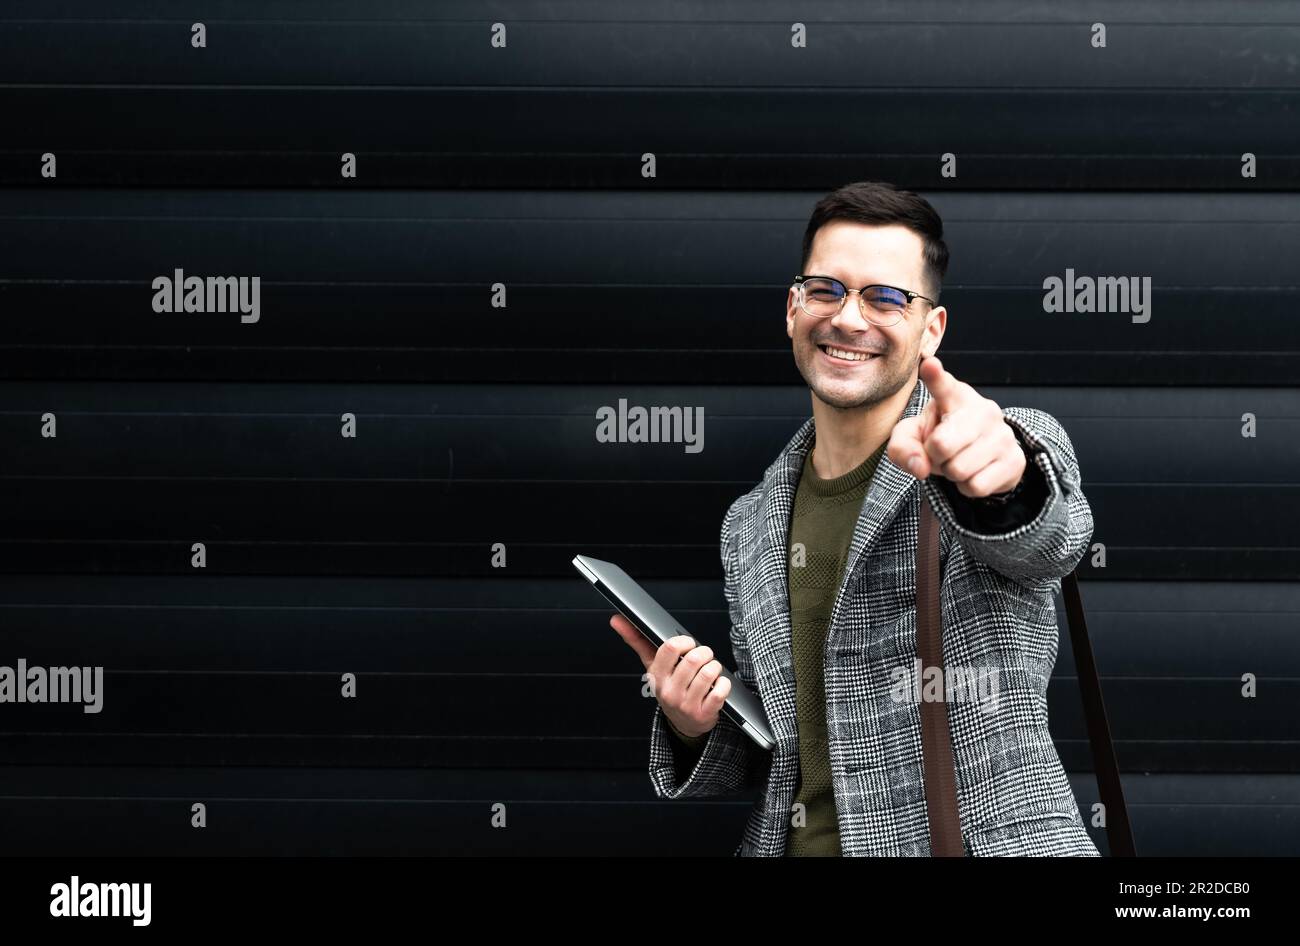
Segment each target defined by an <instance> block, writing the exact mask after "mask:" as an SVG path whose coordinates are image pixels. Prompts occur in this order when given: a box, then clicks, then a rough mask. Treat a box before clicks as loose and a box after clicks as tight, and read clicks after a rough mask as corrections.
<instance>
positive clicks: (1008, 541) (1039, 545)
mask: <svg viewBox="0 0 1300 946" xmlns="http://www.w3.org/2000/svg"><path fill="white" fill-rule="evenodd" d="M1002 415H1003V419H1004V420H1006V422H1007V423H1008V424H1010V425H1011V427H1012V428H1013V429H1014V430H1015V432H1016V438H1017V439H1018V440H1019V441H1020V443H1021V445H1022V446H1023V447H1024V448H1025V450H1026V452H1027V453H1028V455H1029V463H1031V464H1033V465H1034V466H1035V467H1036V468H1037V472H1034V473H1033V474H1032V479H1033V481H1034V482H1035V484H1037V488H1036V489H1035V490H1032V491H1031V492H1032V495H1035V496H1036V497H1041V502H1040V503H1039V505H1038V508H1037V509H1036V511H1035V512H1034V513H1033V515H1032V518H1029V521H1027V522H1023V523H1021V524H1019V525H1016V526H1015V527H1014V528H1011V529H1009V530H1007V531H1004V532H992V533H990V532H983V531H978V530H977V529H975V528H972V527H971V519H970V516H969V515H966V514H964V513H963V512H962V511H961V510H960V509H959V508H958V506H957V505H955V504H954V501H953V499H952V497H951V495H950V494H951V489H946V488H945V486H948V485H949V484H946V483H945V484H940V483H939V482H938V480H939V479H941V477H937V476H929V477H927V478H926V479H925V481H924V483H923V484H922V485H923V489H924V491H925V495H926V497H927V498H928V499H929V501H930V505H931V506H932V507H933V508H934V511H935V515H937V516H938V517H939V519H940V521H941V522H942V523H943V524H944V526H945V528H948V529H951V530H952V531H953V532H954V533H955V534H956V536H957V539H958V541H959V542H960V543H961V544H962V547H963V548H964V549H965V550H966V552H967V553H968V554H969V555H970V556H971V557H972V558H974V559H975V560H976V561H979V562H981V563H983V564H985V565H987V566H988V567H989V568H992V569H994V570H995V571H997V572H1000V573H1001V574H1003V575H1006V576H1007V577H1008V578H1012V579H1014V580H1016V581H1018V582H1021V583H1022V584H1026V585H1030V586H1036V585H1041V584H1043V583H1050V582H1053V581H1055V580H1057V579H1060V578H1061V577H1063V576H1065V575H1068V574H1069V573H1070V572H1071V571H1073V570H1074V567H1075V566H1076V565H1077V564H1078V563H1079V560H1080V559H1082V558H1083V556H1084V553H1085V552H1087V550H1088V542H1089V540H1090V539H1091V538H1092V530H1093V520H1092V509H1091V507H1090V506H1089V505H1088V500H1087V499H1086V498H1085V497H1084V495H1083V488H1082V482H1081V477H1080V473H1079V463H1078V460H1077V459H1076V457H1075V454H1074V446H1073V445H1072V444H1071V443H1070V437H1069V435H1068V434H1067V433H1066V432H1065V428H1064V427H1062V426H1061V424H1060V422H1059V421H1057V420H1056V418H1055V417H1053V416H1052V415H1051V414H1048V413H1046V412H1044V411H1039V410H1034V409H1032V408H1025V407H1007V408H1003V411H1002ZM1025 473H1026V476H1031V471H1030V470H1029V469H1028V468H1026V471H1025ZM1044 483H1045V489H1043V484H1044ZM963 498H965V497H963ZM1022 518H1023V517H1022Z"/></svg>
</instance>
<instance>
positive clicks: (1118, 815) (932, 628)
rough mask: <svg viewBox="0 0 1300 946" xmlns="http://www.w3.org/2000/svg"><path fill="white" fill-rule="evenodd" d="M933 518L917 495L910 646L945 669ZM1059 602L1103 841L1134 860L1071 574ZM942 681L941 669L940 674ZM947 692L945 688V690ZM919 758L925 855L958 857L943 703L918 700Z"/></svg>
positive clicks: (953, 774)
mask: <svg viewBox="0 0 1300 946" xmlns="http://www.w3.org/2000/svg"><path fill="white" fill-rule="evenodd" d="M941 580H942V579H941V577H940V575H939V520H938V519H937V518H936V517H935V515H934V510H933V509H931V508H930V503H929V502H928V501H927V500H925V499H924V498H922V500H921V518H920V536H919V539H918V541H917V545H916V649H917V655H918V656H919V657H920V658H921V667H922V669H923V670H924V669H925V668H928V667H943V623H942V614H941V610H940V609H941V605H940V601H939V586H940V581H941ZM1061 594H1062V597H1063V598H1064V599H1065V617H1066V623H1067V625H1068V626H1069V629H1070V643H1071V646H1072V647H1073V648H1074V664H1075V667H1076V671H1077V673H1078V677H1079V693H1080V695H1081V697H1082V698H1083V712H1084V717H1085V719H1086V721H1087V725H1088V743H1089V745H1091V747H1092V762H1093V771H1094V772H1095V773H1096V776H1097V789H1098V792H1099V793H1100V795H1101V801H1102V804H1103V805H1104V806H1105V808H1106V840H1107V842H1108V843H1109V845H1110V855H1111V857H1136V856H1137V849H1136V847H1135V845H1134V843H1133V829H1132V826H1131V825H1130V824H1129V820H1128V807H1127V806H1126V805H1125V803H1124V789H1123V786H1122V785H1121V784H1120V778H1119V765H1118V763H1117V762H1116V760H1115V745H1114V743H1113V742H1112V740H1111V737H1110V725H1109V724H1108V723H1107V721H1106V706H1105V703H1104V702H1103V701H1102V697H1101V679H1100V677H1099V676H1098V675H1097V662H1096V660H1095V659H1094V657H1093V653H1092V642H1091V641H1090V640H1089V639H1088V623H1087V621H1085V620H1084V614H1083V598H1082V596H1081V595H1080V594H1079V581H1078V577H1077V571H1075V572H1071V573H1070V574H1068V575H1066V576H1065V577H1064V578H1063V579H1061ZM944 680H945V681H946V680H947V671H946V669H945V671H944ZM944 693H945V695H946V694H947V690H946V689H945V690H944ZM921 758H922V762H923V765H924V776H925V803H926V809H927V814H928V815H929V819H930V853H931V855H933V856H935V857H961V856H963V854H964V852H965V851H964V848H963V846H962V842H961V822H960V815H959V813H958V808H957V770H956V764H955V762H954V760H953V754H952V738H951V734H950V733H949V732H948V707H947V703H946V702H936V703H927V702H925V700H922V701H921Z"/></svg>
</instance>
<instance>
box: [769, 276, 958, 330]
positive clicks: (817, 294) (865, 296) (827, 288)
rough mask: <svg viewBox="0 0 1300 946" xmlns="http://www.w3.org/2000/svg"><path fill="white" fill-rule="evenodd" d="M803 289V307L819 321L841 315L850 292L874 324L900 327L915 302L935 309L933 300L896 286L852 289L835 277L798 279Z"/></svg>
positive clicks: (863, 313)
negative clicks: (856, 297)
mask: <svg viewBox="0 0 1300 946" xmlns="http://www.w3.org/2000/svg"><path fill="white" fill-rule="evenodd" d="M794 282H795V285H796V286H798V287H799V307H800V308H801V309H803V310H804V311H805V312H807V313H808V314H809V315H811V316H812V317H813V318H816V319H828V318H830V317H831V316H835V315H839V314H840V312H841V311H842V310H843V309H844V302H845V300H846V299H848V297H849V293H850V292H856V293H857V294H858V310H859V311H860V312H861V313H862V317H863V318H865V319H866V320H867V321H868V322H870V323H871V324H872V325H880V326H890V325H897V324H898V323H899V322H901V321H902V320H903V317H904V313H905V310H906V309H907V307H908V306H909V305H911V304H912V300H913V299H925V301H926V302H928V303H930V305H931V306H933V305H934V304H935V302H934V300H933V299H930V298H928V297H926V296H923V295H921V294H920V293H919V292H910V291H908V290H906V289H898V288H896V287H894V286H863V287H862V288H861V289H848V288H846V287H845V285H844V283H842V282H840V281H839V280H838V279H836V278H834V277H833V276H796V277H794Z"/></svg>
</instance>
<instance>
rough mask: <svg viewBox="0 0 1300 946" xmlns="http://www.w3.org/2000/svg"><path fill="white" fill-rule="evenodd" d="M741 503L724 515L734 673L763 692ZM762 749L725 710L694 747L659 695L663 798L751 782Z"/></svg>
mask: <svg viewBox="0 0 1300 946" xmlns="http://www.w3.org/2000/svg"><path fill="white" fill-rule="evenodd" d="M735 509H736V506H735V504H733V505H732V508H731V509H730V510H728V512H727V515H726V516H725V517H724V518H723V521H722V568H723V590H724V592H725V594H726V598H727V610H728V612H729V615H730V624H731V632H730V638H731V652H732V655H733V656H734V657H735V659H736V670H735V674H736V676H737V677H738V678H739V679H740V682H742V683H743V684H745V686H746V687H748V688H749V689H750V690H752V691H753V692H755V693H757V692H758V687H757V684H756V683H755V680H754V667H753V664H752V662H751V660H750V656H749V648H748V646H747V644H746V640H745V634H744V632H743V631H742V630H741V628H740V622H741V610H740V599H739V595H738V591H737V584H736V556H737V553H736V548H735V538H734V536H733V535H732V534H731V523H732V517H733V515H734V512H735ZM760 754H763V750H762V749H761V748H760V747H759V746H758V745H757V744H756V743H754V741H753V740H752V739H750V738H749V736H747V735H746V734H745V733H744V731H743V730H742V729H741V728H740V726H739V725H738V724H736V723H735V722H734V721H733V720H732V719H731V717H729V716H727V714H726V713H720V714H719V715H718V723H717V725H716V726H714V727H713V728H712V729H711V730H709V732H708V733H707V734H706V735H705V737H704V739H703V744H702V745H697V746H696V747H694V748H693V749H692V748H690V747H688V746H687V745H685V744H683V743H682V742H681V740H679V739H678V738H676V737H675V736H674V735H673V734H672V727H671V725H670V724H669V722H668V717H667V716H665V715H664V711H663V708H662V707H661V706H660V705H659V702H658V700H656V701H655V711H654V719H653V720H652V722H651V726H650V782H651V784H652V785H653V786H654V790H655V795H656V796H657V797H659V798H670V799H671V798H690V797H701V796H711V795H728V794H732V793H734V792H739V791H742V790H744V789H746V788H748V787H749V786H750V785H751V784H752V779H753V777H754V772H755V765H756V764H757V762H758V756H759V755H760Z"/></svg>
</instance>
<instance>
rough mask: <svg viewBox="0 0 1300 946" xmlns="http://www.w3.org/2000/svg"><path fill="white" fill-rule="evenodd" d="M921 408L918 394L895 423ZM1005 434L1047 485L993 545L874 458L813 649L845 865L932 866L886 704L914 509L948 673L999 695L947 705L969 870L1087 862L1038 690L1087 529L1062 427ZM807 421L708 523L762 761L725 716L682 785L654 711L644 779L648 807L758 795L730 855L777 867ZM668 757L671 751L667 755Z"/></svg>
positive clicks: (900, 636)
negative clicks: (1065, 586)
mask: <svg viewBox="0 0 1300 946" xmlns="http://www.w3.org/2000/svg"><path fill="white" fill-rule="evenodd" d="M929 400H930V393H929V391H928V390H927V389H926V387H925V385H924V382H922V381H920V380H919V379H918V380H917V382H916V387H915V388H914V389H913V392H912V396H911V400H910V401H909V403H908V406H907V409H906V411H905V412H904V414H903V416H904V417H911V416H915V415H916V414H919V413H920V411H921V409H922V408H924V407H925V405H926V404H927V403H928V402H929ZM1003 415H1004V417H1005V419H1006V421H1007V423H1009V424H1011V425H1012V427H1014V428H1015V429H1016V432H1017V433H1018V434H1019V435H1020V439H1021V441H1022V443H1025V444H1027V445H1028V447H1029V449H1030V456H1031V459H1032V462H1034V463H1035V464H1037V465H1038V467H1039V468H1040V469H1041V470H1042V471H1043V473H1044V475H1045V476H1046V478H1047V482H1048V485H1049V489H1050V492H1049V496H1048V500H1047V502H1046V503H1045V505H1044V507H1043V509H1042V510H1041V512H1039V514H1038V515H1037V517H1036V518H1034V519H1033V520H1032V521H1030V522H1027V523H1025V524H1024V525H1022V526H1018V527H1016V528H1014V529H1013V530H1011V531H1009V532H1006V533H1003V534H999V535H985V534H981V533H978V532H974V531H971V530H969V529H966V528H964V527H963V526H962V525H960V523H959V522H958V521H957V519H956V518H955V517H954V515H953V510H952V507H951V506H950V505H949V503H950V499H949V497H948V496H947V495H946V494H945V492H944V491H943V490H942V489H940V488H939V487H938V486H937V485H936V482H935V477H931V478H929V479H927V480H925V481H923V482H918V481H917V480H916V479H915V478H913V477H912V476H911V475H910V474H909V473H907V472H906V471H904V470H901V469H899V468H898V467H897V466H895V465H894V464H893V462H892V461H891V460H890V459H889V457H888V456H885V457H882V458H881V461H880V465H879V466H878V468H877V470H876V474H875V477H874V479H873V480H872V483H871V488H870V490H869V492H868V494H867V497H866V499H865V501H864V502H863V506H862V511H861V514H860V516H859V518H858V521H857V525H856V527H855V530H854V533H853V539H852V542H851V544H850V547H849V556H848V560H847V563H846V566H845V570H844V580H843V583H842V584H841V586H840V589H839V592H838V594H837V596H836V599H835V603H834V605H833V609H832V612H831V622H830V626H829V628H828V631H827V642H826V666H825V688H826V720H827V736H828V738H829V740H830V751H831V767H832V774H833V784H834V792H835V800H836V806H837V809H838V821H839V830H840V843H841V846H842V849H843V853H844V854H845V855H848V856H853V855H873V856H920V857H927V856H929V854H930V847H929V824H928V819H927V815H926V806H925V786H924V781H923V778H922V757H921V713H920V705H919V703H917V702H916V701H915V699H899V685H898V680H899V679H900V675H902V674H904V673H906V674H909V675H910V674H913V672H914V661H915V660H916V545H917V534H918V514H919V511H920V503H921V499H922V494H924V496H925V498H926V500H927V501H928V502H929V503H930V504H931V506H932V507H933V508H934V510H935V513H936V515H937V516H938V518H939V522H940V564H941V569H942V578H943V589H942V593H941V596H940V601H941V607H942V614H943V630H944V663H945V666H946V667H949V668H952V667H954V666H956V667H962V668H967V669H968V670H970V671H974V672H976V673H981V674H985V675H986V680H987V679H993V680H996V684H997V685H996V688H995V689H994V690H992V691H991V692H992V693H995V695H996V698H995V699H990V698H988V697H989V696H990V691H988V690H987V689H986V692H985V693H984V698H983V699H979V700H976V699H966V700H949V701H947V703H946V705H947V709H948V721H949V728H950V730H951V734H952V747H953V754H954V757H955V760H956V765H957V791H958V805H959V808H960V812H961V822H962V836H963V841H964V843H965V846H966V850H967V853H968V854H970V855H974V856H979V855H1051V856H1093V857H1095V856H1098V851H1097V848H1096V846H1095V845H1094V844H1093V842H1092V840H1091V838H1090V837H1089V836H1088V833H1087V831H1086V829H1085V828H1084V825H1083V821H1082V819H1081V817H1080V812H1079V808H1078V805H1077V803H1076V801H1075V798H1074V795H1073V792H1072V791H1071V789H1070V783H1069V781H1068V779H1067V778H1066V775H1065V771H1064V769H1063V768H1062V766H1061V762H1060V758H1059V757H1058V756H1057V753H1056V747H1055V746H1054V745H1053V743H1052V737H1051V734H1050V733H1049V732H1048V720H1047V695H1046V691H1047V683H1048V679H1049V677H1050V676H1051V673H1052V667H1053V665H1054V664H1055V662H1056V653H1057V644H1058V634H1057V624H1056V612H1055V603H1054V597H1053V596H1054V593H1055V592H1056V591H1057V590H1058V589H1059V587H1060V579H1061V577H1062V576H1064V575H1066V574H1068V573H1069V572H1070V571H1071V570H1072V569H1073V568H1074V566H1075V565H1076V564H1077V562H1078V561H1079V560H1080V559H1081V558H1082V557H1083V555H1084V553H1085V551H1086V549H1087V544H1088V541H1089V539H1090V538H1091V536H1092V529H1093V520H1092V513H1091V510H1090V508H1089V506H1088V503H1087V500H1086V499H1085V498H1084V495H1083V492H1082V490H1081V488H1080V480H1079V467H1078V463H1077V461H1076V459H1075V455H1074V450H1073V447H1072V446H1071V443H1070V440H1069V437H1068V436H1067V434H1066V432H1065V430H1064V428H1062V426H1061V425H1060V423H1058V422H1057V421H1056V419H1055V418H1053V417H1052V416H1051V415H1050V414H1047V413H1044V412H1043V411H1038V410H1033V409H1029V408H1018V407H1008V408H1005V409H1004V411H1003ZM812 434H813V420H812V418H809V419H808V420H807V421H806V422H805V423H804V424H803V426H802V427H800V428H799V430H798V432H797V433H796V434H795V435H794V437H793V439H791V441H790V443H789V444H788V445H787V446H786V448H785V449H784V450H783V451H782V453H781V455H780V456H779V457H778V458H777V459H776V461H775V462H774V463H773V464H772V465H771V466H770V467H768V469H767V471H766V472H765V474H764V476H763V480H762V482H760V483H759V484H758V485H757V486H756V487H755V488H754V489H752V490H751V491H750V492H748V493H746V494H745V495H744V496H741V497H740V498H739V499H737V500H736V502H735V503H733V504H732V506H731V508H730V509H729V510H728V512H727V515H726V517H725V519H724V521H723V523H722V533H721V540H722V543H721V548H722V562H723V570H724V574H725V585H724V590H725V593H726V600H727V605H728V609H729V611H730V617H731V632H730V640H731V647H732V652H733V654H734V656H735V659H736V665H737V666H736V672H737V674H738V676H739V678H740V679H741V680H742V681H743V682H744V684H745V685H746V686H747V687H749V688H750V689H751V690H752V691H754V692H755V693H757V694H759V696H760V698H761V699H762V701H763V707H764V710H765V711H766V713H767V716H768V720H769V722H770V724H771V727H772V731H773V733H774V735H775V737H776V742H777V745H776V747H775V749H773V750H772V751H770V752H768V751H765V750H763V749H761V748H760V747H759V746H758V745H757V744H756V743H754V742H753V741H752V740H750V739H749V737H747V736H746V735H745V734H744V733H743V732H742V731H741V730H740V729H739V727H738V726H737V725H736V724H735V723H734V722H732V721H731V720H730V719H729V718H728V717H726V716H725V715H724V716H722V717H721V718H720V719H719V722H718V725H717V726H715V727H714V729H713V730H712V731H711V732H710V733H709V735H708V740H707V741H706V742H705V744H704V747H703V750H702V752H701V753H700V755H699V759H698V761H696V762H695V764H694V765H693V766H692V767H691V771H690V772H689V774H688V775H687V777H686V778H685V780H684V781H682V780H680V779H679V774H678V772H677V769H676V766H675V764H674V755H673V752H674V747H673V741H672V736H671V734H670V733H669V732H668V730H667V728H666V726H665V722H666V721H665V717H664V715H663V711H662V710H661V709H660V708H659V707H658V704H656V705H655V710H654V718H653V721H652V723H651V742H650V780H651V783H652V784H653V786H654V790H655V793H656V795H657V796H658V797H660V798H670V799H672V798H688V797H706V796H718V795H726V794H732V793H735V792H737V791H740V790H742V789H745V788H746V787H754V788H758V789H759V800H758V802H757V803H756V805H755V807H754V809H753V811H752V812H751V813H750V816H749V820H748V822H747V823H746V825H745V829H744V834H743V838H742V840H741V842H740V845H739V846H738V847H737V849H736V852H735V853H736V854H739V855H743V856H780V855H781V854H782V853H783V852H784V850H785V844H786V836H787V832H788V830H789V823H790V818H791V814H792V813H791V811H790V804H791V800H792V798H793V796H794V791H795V785H796V779H797V776H798V772H799V751H798V724H797V718H796V714H795V676H794V671H793V661H792V650H791V635H790V615H789V606H788V573H787V568H786V561H787V540H788V531H789V523H790V512H791V506H792V503H793V501H794V496H795V490H796V487H797V486H798V478H799V475H800V471H801V470H802V467H803V460H804V455H805V454H806V452H807V450H808V446H809V443H810V442H811V440H812ZM678 751H679V752H680V751H681V750H680V749H679V750H678Z"/></svg>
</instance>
